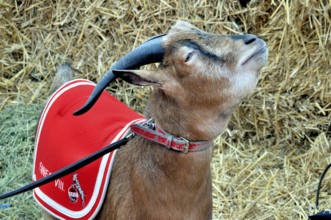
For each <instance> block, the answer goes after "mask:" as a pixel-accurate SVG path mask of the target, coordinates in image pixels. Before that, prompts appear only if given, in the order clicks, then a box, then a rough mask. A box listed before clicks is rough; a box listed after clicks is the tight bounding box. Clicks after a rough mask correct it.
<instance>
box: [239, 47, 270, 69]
mask: <svg viewBox="0 0 331 220" xmlns="http://www.w3.org/2000/svg"><path fill="white" fill-rule="evenodd" d="M267 52H268V49H267V46H266V44H265V43H264V44H262V45H261V46H260V47H258V48H257V49H256V50H254V51H253V53H251V54H250V55H249V56H248V57H247V58H246V59H245V60H244V61H243V62H242V63H241V65H245V64H247V63H249V62H250V61H252V60H256V59H259V58H260V59H262V60H265V61H266V60H267Z"/></svg>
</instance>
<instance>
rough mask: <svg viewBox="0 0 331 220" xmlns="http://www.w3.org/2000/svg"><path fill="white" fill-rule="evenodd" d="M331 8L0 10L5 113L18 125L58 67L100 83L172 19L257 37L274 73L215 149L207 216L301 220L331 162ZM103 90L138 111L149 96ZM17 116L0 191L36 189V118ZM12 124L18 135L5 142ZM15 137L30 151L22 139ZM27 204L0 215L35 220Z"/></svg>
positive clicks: (44, 4) (13, 5)
mask: <svg viewBox="0 0 331 220" xmlns="http://www.w3.org/2000/svg"><path fill="white" fill-rule="evenodd" d="M330 4H331V3H330V1H327V0H321V1H309V0H305V1H304V0H298V1H288V0H280V1H255V0H252V1H250V2H249V3H248V5H247V7H241V5H240V3H239V1H218V2H217V3H215V1H190V0H188V1H161V2H155V1H150V0H146V1H142V2H136V1H132V0H125V1H115V0H114V1H102V0H96V1H77V2H71V1H60V2H59V1H57V2H53V1H3V2H0V24H1V25H0V39H1V40H0V48H1V56H0V57H1V58H0V70H1V71H0V74H1V75H0V110H2V111H1V113H0V114H1V116H2V115H5V114H9V112H10V113H12V114H13V115H15V114H16V113H15V112H16V110H17V109H19V108H21V109H29V108H31V105H34V104H35V103H38V104H37V105H39V106H42V104H40V103H42V102H44V101H45V100H46V99H47V96H48V91H49V87H50V85H51V81H52V78H53V74H54V71H55V69H56V67H57V66H58V65H60V64H62V63H64V62H70V63H71V64H72V66H73V67H74V68H75V72H76V75H77V77H80V78H87V79H90V80H92V81H98V79H99V78H100V77H101V76H102V75H103V74H104V73H105V72H106V70H107V69H108V68H109V67H110V66H111V64H112V63H113V62H114V61H115V60H117V59H118V58H119V57H120V56H122V55H123V54H125V53H126V52H127V51H129V50H131V49H133V48H134V47H135V46H137V45H138V44H140V43H141V42H143V41H145V40H146V39H148V38H149V37H151V36H154V35H156V34H160V33H164V32H165V31H167V30H168V28H169V27H170V26H171V25H172V24H173V23H174V21H175V20H177V19H182V20H187V21H190V22H191V23H193V24H194V25H196V26H198V27H199V28H202V29H204V30H206V31H209V32H214V33H224V34H229V33H244V32H249V33H253V34H256V35H259V36H261V37H262V38H264V39H265V40H266V41H267V42H268V47H269V51H270V53H269V54H270V55H269V57H270V58H269V64H268V66H267V67H266V68H264V70H263V72H262V73H261V75H260V82H259V85H258V89H257V91H256V92H255V93H254V94H253V96H252V97H250V98H248V99H247V100H246V101H245V102H244V103H242V105H241V106H240V108H239V109H238V110H237V111H236V112H235V114H234V116H233V118H232V120H231V122H230V125H229V128H228V129H227V132H225V133H224V134H223V135H222V136H221V137H220V138H218V139H217V140H216V147H215V151H214V160H213V163H212V170H213V178H214V184H213V187H214V195H213V198H214V218H215V219H307V216H308V215H309V214H311V213H313V212H315V211H316V210H314V199H315V190H316V187H317V183H318V178H319V175H320V174H321V173H322V170H323V169H324V167H325V166H326V165H327V164H328V163H330V162H331V157H330V155H329V153H330V151H331V149H330V146H331V125H330V121H331V113H330V112H331V108H330V103H331V77H330V66H331V56H330V53H331V45H330V44H331V21H330V20H331V19H330V16H331V15H330V7H331V6H330ZM109 90H110V91H111V92H112V93H113V94H115V95H116V96H117V97H118V98H120V99H121V100H122V101H123V102H125V103H126V104H128V105H130V106H131V107H132V108H134V109H136V110H138V111H140V112H142V110H143V108H144V105H145V101H146V95H147V94H148V92H149V91H150V88H144V89H137V88H135V87H133V86H129V85H127V84H126V83H123V82H122V81H117V82H116V83H114V84H112V85H111V87H110V88H109ZM38 110H39V109H38ZM20 114H21V115H24V116H21V117H20V118H19V120H18V121H19V122H17V123H16V124H12V125H9V124H8V123H12V122H13V120H16V119H14V118H11V117H1V121H0V125H1V126H2V127H1V137H5V138H1V142H0V145H1V152H2V154H1V155H0V165H1V166H0V176H1V181H0V189H1V192H2V190H4V191H7V190H9V188H16V187H18V186H19V185H20V184H23V183H24V182H26V183H28V182H30V180H31V177H30V175H31V172H30V170H29V169H31V167H29V166H31V164H32V163H30V162H31V157H32V156H31V155H32V149H31V146H33V132H31V129H32V127H33V126H30V125H29V126H26V125H25V127H26V129H27V130H26V131H24V132H23V134H22V133H20V132H21V131H20V130H19V128H22V125H23V124H24V123H28V122H29V123H30V120H32V119H33V120H34V119H36V117H37V115H38V113H37V110H36V112H34V114H29V113H25V111H24V113H23V112H21V113H20ZM13 117H14V116H13ZM15 117H16V116H15ZM16 121H17V120H16ZM10 126H11V127H13V128H14V129H13V130H12V131H11V135H7V136H6V135H5V133H4V132H5V130H6V131H7V130H8V129H10ZM23 127H24V126H23ZM32 130H33V129H32ZM21 135H25V138H26V139H25V140H29V142H28V143H26V142H24V140H23V139H22V138H20V139H19V138H18V137H20V136H21ZM9 139H10V140H11V141H13V142H8V140H9ZM12 143H15V149H16V150H18V151H22V152H23V151H24V150H23V149H27V148H28V149H29V150H28V152H25V153H24V154H22V153H21V154H20V153H16V155H15V154H13V155H12V156H11V157H12V158H11V161H12V164H15V167H13V166H9V165H8V164H7V163H6V162H5V161H6V158H7V157H9V156H8V155H9V153H8V152H7V153H6V154H4V153H3V152H5V151H6V150H8V149H11V148H13V144H12ZM23 143H25V146H24V147H23V146H22V145H23ZM27 145H28V146H27ZM22 147H23V149H21V148H22ZM4 149H6V150H4ZM20 149H21V150H20ZM10 154H11V153H10ZM27 158H29V159H27ZM17 161H28V162H29V163H25V164H19V163H16V162H17ZM28 164H30V165H28ZM14 169H15V170H14ZM17 170H21V171H24V172H21V171H17ZM12 173H15V176H14V177H13V176H12ZM9 180H10V181H9ZM24 180H25V181H24ZM18 183H19V184H18ZM330 184H331V182H330V175H327V176H326V179H325V182H324V183H323V188H322V194H321V200H320V204H321V205H320V206H321V207H320V208H321V209H322V208H327V207H328V208H331V200H330V199H329V197H330V193H331V192H330V190H328V189H330V187H329V186H330ZM31 200H32V199H31V194H29V193H26V194H24V195H21V196H17V197H14V198H13V199H10V200H9V202H10V203H11V204H12V206H11V207H10V208H6V209H3V211H2V210H1V212H0V217H1V218H4V219H20V218H22V216H29V217H28V218H32V219H35V218H37V217H36V215H37V216H39V215H38V213H39V212H36V211H35V210H36V209H38V208H37V207H36V206H35V204H34V203H33V202H32V201H31ZM27 203H29V204H28V207H27V206H24V204H27ZM30 203H31V204H30ZM32 204H34V205H32ZM24 207H25V208H24ZM29 207H30V208H29ZM31 207H34V208H31ZM36 213H37V214H36Z"/></svg>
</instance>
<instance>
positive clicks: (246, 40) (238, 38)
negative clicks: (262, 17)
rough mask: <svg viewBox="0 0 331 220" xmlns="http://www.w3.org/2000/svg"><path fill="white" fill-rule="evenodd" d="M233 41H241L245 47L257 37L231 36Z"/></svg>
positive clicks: (248, 35) (245, 35) (250, 35)
mask: <svg viewBox="0 0 331 220" xmlns="http://www.w3.org/2000/svg"><path fill="white" fill-rule="evenodd" d="M231 38H232V39H233V40H242V41H244V44H245V45H248V44H251V43H253V42H254V41H255V40H257V37H256V36H255V35H253V34H242V35H231Z"/></svg>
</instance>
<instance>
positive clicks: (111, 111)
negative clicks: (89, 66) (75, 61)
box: [33, 80, 143, 219]
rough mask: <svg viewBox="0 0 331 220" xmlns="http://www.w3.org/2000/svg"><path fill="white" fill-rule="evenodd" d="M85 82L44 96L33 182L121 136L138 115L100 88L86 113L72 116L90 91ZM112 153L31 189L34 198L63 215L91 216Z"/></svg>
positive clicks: (104, 186) (106, 180)
mask: <svg viewBox="0 0 331 220" xmlns="http://www.w3.org/2000/svg"><path fill="white" fill-rule="evenodd" d="M94 87H95V84H94V83H92V82H90V81H87V80H74V81H71V82H68V83H67V84H65V85H63V86H62V87H61V88H60V89H59V90H57V91H56V92H55V93H54V94H53V95H52V96H51V98H50V99H49V101H48V102H47V104H46V107H45V109H44V111H43V113H42V115H41V117H40V120H39V124H38V129H37V134H36V146H35V156H34V168H33V180H38V179H40V178H42V177H44V176H47V175H49V174H50V173H52V172H55V171H57V170H59V169H61V168H63V167H65V166H67V165H69V164H71V163H74V162H76V161H78V160H79V159H81V158H84V157H86V156H88V155H90V154H91V153H93V152H95V151H97V150H99V149H101V148H103V147H105V146H107V145H108V144H110V143H112V142H115V141H116V140H119V139H121V138H122V137H123V136H125V134H126V133H127V131H128V127H129V126H130V125H131V124H132V123H134V122H136V121H140V120H143V117H142V116H141V115H140V114H138V113H136V112H135V111H133V110H131V109H130V108H128V107H127V106H126V105H124V104H123V103H121V102H120V101H118V100H117V99H116V98H114V97H113V96H111V95H110V94H108V93H107V92H103V93H102V95H101V97H100V98H99V99H98V101H97V102H96V104H95V105H94V106H93V107H92V108H91V110H90V111H88V112H87V113H85V114H83V115H81V116H73V115H72V113H73V112H74V111H76V110H77V109H79V108H80V107H81V106H83V104H84V103H85V101H86V100H87V98H88V97H89V95H90V94H91V92H92V90H93V89H94ZM115 154H116V151H114V152H111V153H110V154H107V155H105V156H103V157H102V158H100V159H98V160H96V161H95V162H93V163H91V164H89V165H87V166H85V167H83V168H81V169H79V170H77V171H76V172H74V173H72V174H69V175H67V176H65V177H62V178H60V179H57V180H55V181H53V182H50V183H48V184H46V185H45V186H42V187H39V188H36V189H35V190H34V192H33V196H34V198H35V199H36V200H37V202H38V203H39V204H40V205H41V206H43V207H44V208H45V209H46V210H47V211H48V212H49V213H51V214H52V215H54V216H55V217H57V218H60V219H61V218H62V219H92V218H94V217H95V216H96V214H97V213H98V211H99V210H100V208H101V206H102V203H103V200H104V197H105V194H106V189H107V186H108V183H109V177H110V173H111V168H112V165H113V163H114V160H113V159H114V156H115Z"/></svg>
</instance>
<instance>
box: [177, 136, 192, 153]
mask: <svg viewBox="0 0 331 220" xmlns="http://www.w3.org/2000/svg"><path fill="white" fill-rule="evenodd" d="M179 139H180V140H182V141H184V142H185V145H184V148H183V153H184V154H187V152H188V150H189V146H190V142H189V141H188V140H187V139H185V138H183V137H180V138H179Z"/></svg>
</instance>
